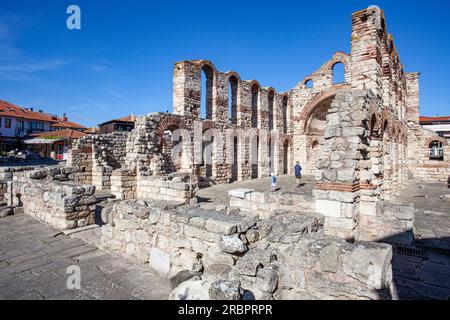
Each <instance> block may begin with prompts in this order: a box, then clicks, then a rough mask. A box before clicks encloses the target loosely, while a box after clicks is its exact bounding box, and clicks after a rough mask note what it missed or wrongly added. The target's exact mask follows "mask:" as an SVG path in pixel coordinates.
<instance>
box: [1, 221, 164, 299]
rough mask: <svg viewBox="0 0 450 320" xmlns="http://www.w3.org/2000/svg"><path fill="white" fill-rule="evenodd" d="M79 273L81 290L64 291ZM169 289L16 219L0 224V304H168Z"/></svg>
mask: <svg viewBox="0 0 450 320" xmlns="http://www.w3.org/2000/svg"><path fill="white" fill-rule="evenodd" d="M71 265H76V266H79V267H80V272H81V289H80V290H69V289H68V288H67V278H68V277H69V274H67V267H68V266H71ZM169 292H170V285H169V282H168V281H167V280H164V279H162V278H161V277H159V276H158V275H157V274H155V273H153V272H152V271H151V270H149V269H145V268H142V267H140V266H135V265H132V264H130V263H129V262H127V261H126V260H124V259H123V258H120V257H116V256H113V255H111V254H108V253H105V252H103V251H101V250H98V249H97V248H95V247H94V246H92V245H89V244H87V243H85V242H84V241H82V240H80V239H78V238H75V237H69V236H65V235H63V234H62V233H60V232H59V231H56V230H54V229H52V228H51V227H50V226H48V225H45V224H42V223H40V222H37V221H35V220H33V219H32V218H30V217H28V216H26V215H23V214H18V215H14V216H9V217H6V218H3V219H0V299H8V300H19V299H33V300H34V299H50V300H61V299H63V300H94V299H95V300H97V299H102V300H103V299H104V300H112V299H115V300H130V299H149V300H150V299H151V300H157V299H167V298H168V296H169Z"/></svg>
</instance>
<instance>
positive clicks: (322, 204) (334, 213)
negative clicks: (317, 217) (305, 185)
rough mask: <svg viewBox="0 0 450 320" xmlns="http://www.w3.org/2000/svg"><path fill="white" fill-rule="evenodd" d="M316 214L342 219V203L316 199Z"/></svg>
mask: <svg viewBox="0 0 450 320" xmlns="http://www.w3.org/2000/svg"><path fill="white" fill-rule="evenodd" d="M316 212H317V213H320V214H323V215H324V216H326V217H335V218H339V217H341V213H342V210H341V202H339V201H331V200H322V199H316Z"/></svg>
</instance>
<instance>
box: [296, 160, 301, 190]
mask: <svg viewBox="0 0 450 320" xmlns="http://www.w3.org/2000/svg"><path fill="white" fill-rule="evenodd" d="M294 171H295V182H296V184H297V188H298V187H300V183H301V181H302V166H301V165H300V163H299V162H298V161H297V163H296V164H295V167H294Z"/></svg>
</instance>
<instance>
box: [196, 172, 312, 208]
mask: <svg viewBox="0 0 450 320" xmlns="http://www.w3.org/2000/svg"><path fill="white" fill-rule="evenodd" d="M314 182H315V180H314V177H313V176H304V177H303V180H302V185H301V186H300V187H299V188H297V186H296V183H295V177H294V176H293V175H285V176H279V177H277V191H276V192H292V193H297V194H306V195H312V190H313V189H314ZM270 186H271V184H270V178H263V179H253V180H246V181H239V182H234V183H230V184H222V185H216V186H212V187H209V188H204V189H200V190H199V191H198V192H197V193H196V195H197V196H198V197H199V198H200V201H201V202H206V203H210V204H228V202H229V197H228V191H230V190H233V189H239V188H245V189H252V190H255V191H258V192H270Z"/></svg>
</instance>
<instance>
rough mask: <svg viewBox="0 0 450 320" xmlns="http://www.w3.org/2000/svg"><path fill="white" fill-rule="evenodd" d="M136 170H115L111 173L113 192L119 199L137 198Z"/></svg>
mask: <svg viewBox="0 0 450 320" xmlns="http://www.w3.org/2000/svg"><path fill="white" fill-rule="evenodd" d="M136 189H137V184H136V171H135V170H132V169H118V170H114V171H113V173H112V175H111V194H112V195H114V196H115V197H116V199H118V200H129V199H135V198H136Z"/></svg>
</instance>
